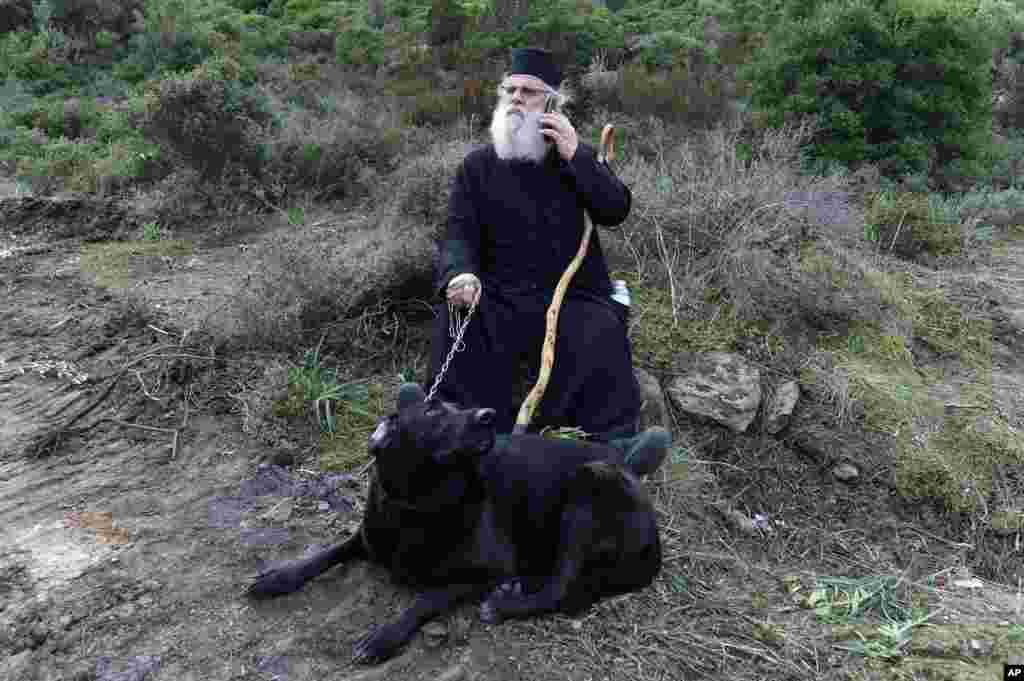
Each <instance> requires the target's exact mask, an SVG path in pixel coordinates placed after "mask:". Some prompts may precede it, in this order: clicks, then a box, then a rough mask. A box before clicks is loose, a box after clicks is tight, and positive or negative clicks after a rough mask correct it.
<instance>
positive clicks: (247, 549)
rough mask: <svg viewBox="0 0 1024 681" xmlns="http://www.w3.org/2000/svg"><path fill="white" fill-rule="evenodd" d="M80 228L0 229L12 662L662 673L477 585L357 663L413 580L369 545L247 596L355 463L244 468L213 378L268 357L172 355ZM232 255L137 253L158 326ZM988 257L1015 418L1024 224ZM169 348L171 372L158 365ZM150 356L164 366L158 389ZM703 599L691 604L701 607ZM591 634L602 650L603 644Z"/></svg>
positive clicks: (999, 353) (313, 529) (3, 498)
mask: <svg viewBox="0 0 1024 681" xmlns="http://www.w3.org/2000/svg"><path fill="white" fill-rule="evenodd" d="M11 227H13V226H12V225H2V226H0V228H3V229H10V228H11ZM254 238H258V237H254ZM79 247H80V240H78V239H75V238H73V237H67V238H64V239H63V240H62V239H60V238H56V237H54V235H53V234H34V235H31V234H30V235H26V234H20V235H18V236H17V238H14V237H10V236H8V237H6V240H2V241H0V294H2V295H0V679H4V680H5V681H6V680H8V679H9V680H10V681H57V680H61V681H91V680H93V679H99V680H101V681H113V680H115V679H117V680H118V681H128V680H132V681H141V680H142V679H147V680H150V681H164V680H173V681H190V680H192V679H195V680H202V681H241V680H253V681H256V680H269V679H279V680H285V679H287V680H288V681H306V680H320V679H348V680H350V681H355V680H359V681H369V680H371V679H398V680H400V681H413V680H424V681H427V680H430V681H433V680H436V679H446V680H447V681H459V680H477V679H479V680H483V679H487V680H489V681H506V680H513V679H523V680H529V681H538V680H546V679H572V680H573V681H577V680H578V681H584V680H586V679H592V678H606V679H616V680H618V679H646V678H654V677H651V676H644V675H643V673H642V671H641V670H640V669H639V665H640V661H637V660H629V661H627V660H625V659H623V661H622V663H621V664H614V665H608V666H606V668H605V669H604V672H603V675H601V676H595V675H594V673H593V671H592V668H591V667H590V666H589V665H587V664H583V663H582V661H581V664H580V669H579V670H576V669H573V668H571V667H566V666H556V665H553V664H552V663H551V662H550V661H549V660H546V659H544V658H543V657H542V656H540V655H538V654H537V651H536V650H535V649H534V646H532V645H531V641H532V640H533V637H535V636H538V635H543V632H544V631H545V630H544V629H543V628H542V627H540V626H537V625H535V624H531V623H529V622H526V623H516V622H512V623H507V624H505V625H502V626H501V627H497V628H491V627H488V626H485V625H482V624H480V623H479V621H478V618H477V615H476V609H475V608H474V607H472V606H466V607H463V608H461V609H460V610H458V612H457V613H455V614H454V615H453V616H451V617H449V618H446V619H445V620H444V621H443V622H441V623H440V624H439V625H438V626H434V627H428V629H427V630H426V631H425V632H424V633H423V634H421V635H419V636H418V637H417V638H416V639H415V640H414V641H413V642H412V643H411V644H410V646H409V647H408V648H407V650H406V651H405V652H404V653H403V654H402V655H400V656H399V657H398V658H397V659H396V660H394V661H392V662H390V663H387V664H385V665H382V666H379V667H375V668H369V669H361V668H353V667H352V666H351V665H350V664H349V659H350V655H351V652H350V651H351V646H352V644H353V643H354V642H355V641H356V640H357V639H358V638H359V636H361V635H362V634H363V633H364V632H365V631H366V630H367V629H368V628H369V627H370V626H372V625H374V624H380V623H383V622H386V621H390V620H391V619H393V618H394V617H395V616H396V615H397V613H399V612H400V610H401V609H403V608H404V607H406V606H407V605H408V604H409V603H410V602H411V599H412V595H411V594H410V593H408V592H406V591H403V590H399V589H396V588H394V587H393V586H391V585H390V583H389V581H388V578H387V575H386V574H385V573H384V572H383V571H382V570H380V569H378V568H375V567H372V566H369V565H367V564H365V563H359V564H355V565H352V566H347V567H343V568H339V569H337V570H334V571H332V572H331V573H330V574H329V575H325V576H324V577H323V578H321V579H319V580H316V581H314V582H313V583H311V584H310V585H308V586H307V587H306V588H305V589H304V590H303V591H302V592H300V593H298V594H295V595H293V596H289V597H287V598H283V599H278V600H276V601H271V602H268V603H264V604H259V605H252V604H250V603H248V602H247V601H245V600H244V599H242V598H240V596H239V590H240V589H241V588H242V587H243V586H244V585H245V583H246V582H245V580H246V577H247V576H249V575H251V574H252V573H254V572H255V571H256V570H257V568H258V567H259V565H260V561H261V560H264V559H269V558H276V557H286V556H292V557H294V556H297V555H299V554H301V552H302V551H303V549H304V548H305V547H306V546H308V545H310V544H313V543H319V542H328V541H333V540H335V539H336V538H340V537H343V536H344V535H345V533H346V532H348V531H351V529H352V528H353V527H354V525H355V523H356V522H357V521H358V517H359V508H360V506H359V505H360V499H361V498H362V495H363V488H362V482H361V481H360V480H358V479H354V478H350V479H345V480H342V482H341V484H340V486H339V487H338V489H337V493H338V496H339V497H340V499H341V500H342V503H341V504H340V506H338V507H332V506H330V505H325V504H324V503H323V499H322V498H316V497H308V496H307V497H302V496H294V495H289V494H285V493H280V492H279V493H277V494H266V493H265V492H266V491H267V490H268V489H269V488H268V487H266V486H264V487H262V488H259V489H257V488H253V487H251V485H253V480H254V479H255V478H256V476H257V475H258V474H259V469H258V464H259V463H260V462H261V461H263V460H265V459H266V458H267V457H269V456H270V455H273V454H274V452H273V451H272V450H270V449H269V448H268V447H267V445H265V444H263V443H261V442H259V441H257V440H254V439H253V438H251V437H249V436H248V435H246V434H245V433H243V432H242V429H241V427H240V417H239V415H238V414H237V411H236V410H235V409H234V405H232V404H231V401H230V400H229V399H220V398H217V395H218V393H217V391H215V390H214V389H213V387H214V384H215V383H217V382H223V381H231V380H242V379H244V377H245V376H247V375H251V373H252V372H259V371H261V370H262V369H261V367H260V366H259V360H258V358H247V357H236V358H231V360H232V361H230V362H229V361H221V362H212V361H210V362H205V363H204V362H202V361H194V362H186V363H185V364H187V365H188V366H189V367H191V368H190V369H189V371H192V372H193V373H192V374H191V375H189V376H187V377H184V376H181V375H178V374H176V373H175V368H174V367H175V365H174V359H173V355H175V354H176V353H181V352H183V350H182V349H180V348H177V349H176V347H175V341H176V340H177V337H176V336H175V335H174V334H173V333H172V334H171V336H170V337H169V336H168V335H167V334H163V333H160V332H158V331H157V330H154V329H153V328H152V327H149V326H147V324H146V322H145V321H141V322H140V321H139V319H140V318H139V316H138V315H137V311H133V310H132V308H131V307H130V306H127V305H126V304H125V303H124V301H123V299H122V298H121V297H120V296H118V295H113V294H111V293H110V292H109V291H107V290H105V289H104V288H102V287H99V286H97V285H96V284H95V283H94V282H93V280H92V278H91V277H89V276H85V275H83V273H82V272H81V269H80V261H79ZM232 248H234V249H235V250H234V251H232V250H230V249H232ZM224 249H228V250H224ZM237 259H238V255H237V245H236V246H231V245H221V246H217V247H216V248H210V249H207V250H204V251H202V252H200V253H199V254H198V257H197V259H196V260H195V261H194V262H193V264H192V265H191V266H185V263H187V260H183V262H182V263H180V264H182V266H181V267H172V268H170V269H169V270H167V271H166V272H161V273H159V275H153V274H152V273H149V274H147V273H146V272H141V274H139V273H137V276H138V281H136V282H135V283H136V284H138V285H139V287H140V289H146V288H148V289H150V290H152V291H156V292H161V295H162V296H163V299H164V300H166V301H167V305H168V306H169V307H173V305H172V303H174V301H177V307H176V308H175V309H168V310H166V311H165V313H162V314H163V316H162V317H158V319H157V320H156V323H155V324H154V326H157V327H160V326H166V327H167V328H166V329H165V330H168V329H170V330H172V331H173V332H174V333H180V332H181V326H180V323H181V322H182V320H184V319H185V318H184V317H182V316H181V314H180V313H181V310H182V309H183V308H185V307H188V305H187V304H186V302H187V301H186V299H187V298H188V296H184V295H182V292H183V291H188V292H191V293H189V295H194V296H195V297H197V298H201V297H202V296H204V295H208V294H209V291H210V290H212V289H216V290H219V291H229V290H233V288H232V287H234V286H238V285H242V284H241V283H240V282H239V281H238V278H239V277H242V276H244V268H243V267H238V268H236V269H220V270H218V271H221V272H225V273H226V274H222V275H221V276H220V277H216V276H214V275H213V270H215V269H217V268H218V263H224V262H226V261H228V260H234V261H237ZM202 263H207V266H206V269H202V268H201V264H202ZM211 263H212V264H211ZM197 270H198V271H197ZM980 276H990V277H997V278H999V281H1000V283H1001V286H1000V287H1001V288H1003V289H1005V290H1006V291H1009V293H1008V296H1007V299H1006V300H1005V301H1003V302H1002V313H1001V315H999V316H998V318H999V319H1000V320H1001V321H999V322H998V323H997V324H996V333H995V336H996V346H997V349H996V351H995V355H996V356H995V358H994V364H995V367H996V371H997V375H996V381H995V383H996V388H995V390H996V392H997V401H998V402H999V404H1000V405H1001V407H1002V408H1004V409H1006V410H1008V411H1009V412H1012V413H1013V414H1014V417H1015V418H1016V420H1017V422H1018V423H1019V422H1020V418H1021V414H1022V413H1024V410H1022V408H1021V395H1024V362H1022V359H1021V358H1022V356H1024V342H1022V339H1024V334H1022V329H1024V244H1020V243H1016V244H1012V245H1011V247H1010V248H1009V249H1008V250H1007V252H1006V253H1005V255H999V256H997V257H996V260H995V261H994V263H993V267H992V268H991V270H989V271H987V272H986V273H983V275H980ZM197 277H198V278H197ZM203 277H205V278H206V279H203ZM215 280H216V281H215ZM197 281H198V282H199V283H196V282H197ZM218 282H219V283H218ZM217 286H220V288H217ZM154 295H155V294H154ZM182 301H186V302H182ZM147 353H152V354H151V355H150V359H149V360H145V361H144V360H143V358H144V357H145V356H146V354H147ZM161 353H162V355H161ZM158 356H164V357H167V358H168V359H163V360H161V359H158ZM130 361H136V362H137V364H135V365H134V367H133V368H137V369H139V370H140V375H138V376H136V375H134V373H133V372H132V371H128V372H126V373H125V375H124V377H123V378H122V380H120V381H119V382H118V383H117V385H116V387H115V389H114V390H113V391H112V392H111V394H110V396H109V397H108V398H107V399H106V400H105V401H104V402H103V403H102V405H101V406H100V407H98V408H97V409H96V410H95V411H94V412H93V413H91V414H89V415H88V416H87V417H84V418H83V419H82V421H81V422H80V423H79V424H78V425H80V426H85V425H92V426H93V427H92V428H91V429H90V430H88V431H86V432H84V433H81V434H79V435H75V436H72V437H70V438H68V439H66V440H65V441H63V442H61V443H60V445H59V446H58V447H57V448H56V449H54V450H53V451H52V452H51V453H50V454H49V455H48V456H45V457H42V458H39V459H26V458H25V457H24V456H23V452H24V449H25V447H26V445H28V444H30V443H31V442H33V438H35V437H36V436H38V435H40V434H41V433H44V432H46V431H47V429H48V428H50V427H52V425H53V424H54V423H57V422H59V420H60V419H61V418H64V417H66V416H67V415H68V414H70V413H74V412H75V410H78V409H82V408H83V407H84V406H86V405H88V404H89V403H90V402H91V401H92V400H94V399H95V398H96V397H97V396H98V395H100V394H101V391H103V390H104V389H105V388H106V387H107V386H108V385H109V384H110V381H111V380H112V378H111V377H114V376H117V375H118V374H119V372H121V370H122V368H124V366H125V364H126V363H127V362H130ZM159 362H163V364H162V365H161V366H163V367H164V369H165V371H162V372H159V371H154V370H153V366H154V363H159ZM203 367H206V368H205V369H204V368H203ZM156 377H159V378H160V379H161V380H162V381H164V383H163V384H162V388H161V390H160V391H157V390H156V388H155V387H154V383H153V381H154V379H155V378H156ZM147 381H148V384H147ZM147 392H150V393H153V392H157V393H158V394H157V395H156V397H159V399H154V397H150V396H148V395H147ZM186 401H188V403H189V404H190V405H191V406H190V411H189V413H188V417H187V420H184V421H183V419H185V412H184V406H183V405H184V403H185V402H186ZM102 418H114V419H117V420H119V421H121V422H122V424H117V423H113V422H109V421H106V422H101V421H100V420H101V419H102ZM183 422H184V424H185V425H184V426H183V427H181V426H182V423H183ZM123 423H136V424H146V425H150V426H156V427H161V428H166V429H176V428H179V427H180V435H179V444H178V447H177V448H176V449H174V448H173V447H172V444H173V438H172V436H171V435H169V434H167V433H163V432H152V431H146V430H141V429H138V428H133V427H128V426H125V425H123ZM247 489H248V490H249V492H248V493H245V491H246V490H247ZM261 490H262V491H263V492H264V493H263V494H259V493H258V492H260V491H261ZM282 538H283V543H282ZM658 588H659V589H662V590H664V589H665V588H666V587H665V585H660V586H659V587H658ZM642 597H643V596H640V598H642ZM624 598H633V596H627V597H624ZM771 598H772V600H773V601H775V600H780V601H785V600H786V598H787V596H786V595H785V594H784V593H781V592H779V593H773V594H772V595H771ZM783 605H786V604H785V603H784V602H783ZM708 607H710V606H708ZM1014 607H1019V604H1018V606H1015V605H1014V603H1013V602H1006V603H1004V604H1003V606H1002V607H1001V609H1000V610H999V612H995V611H990V612H988V613H987V614H986V615H985V616H984V617H985V618H988V619H991V618H992V617H996V618H997V619H998V618H1002V617H1005V616H1007V613H1012V609H1013V608H1014ZM614 609H615V605H614V604H611V605H608V606H607V610H603V611H602V612H612V611H614ZM789 609H790V610H792V608H789ZM980 611H981V610H979V612H980ZM697 612H698V613H699V610H698V611H697ZM1018 614H1019V613H1018ZM983 619H984V618H983ZM700 620H701V617H700V615H699V614H697V615H696V616H695V617H694V621H693V626H695V627H699V623H700ZM549 623H550V626H551V627H553V628H554V629H557V630H558V632H559V634H560V635H562V636H567V637H568V636H572V635H573V634H574V632H581V631H582V634H585V633H586V631H587V629H588V628H589V627H591V626H595V624H594V621H593V619H591V618H589V617H588V618H584V619H583V620H581V621H571V620H568V619H567V618H560V617H556V618H549ZM639 624H641V625H642V626H645V627H647V626H651V627H653V626H656V625H653V624H651V623H639ZM545 626H548V625H545ZM623 626H625V624H623ZM634 626H635V625H630V626H629V627H627V628H626V629H623V632H622V636H623V637H626V636H628V635H630V631H633V629H634ZM580 654H581V655H588V656H590V655H593V656H594V657H595V658H596V657H597V655H598V650H597V649H595V650H594V651H593V652H592V653H585V652H583V651H581V653H580ZM600 654H601V655H603V656H604V659H611V658H610V655H609V653H608V652H607V651H604V650H602V651H600ZM641 657H642V656H641ZM641 661H642V660H641ZM627 662H628V664H627ZM780 673H781V672H780ZM666 678H687V677H685V676H684V675H682V674H680V675H679V676H677V677H666ZM723 678H724V677H723ZM778 678H782V676H779V677H778ZM787 678H795V677H793V676H792V673H790V676H788V677H787ZM808 678H810V677H808Z"/></svg>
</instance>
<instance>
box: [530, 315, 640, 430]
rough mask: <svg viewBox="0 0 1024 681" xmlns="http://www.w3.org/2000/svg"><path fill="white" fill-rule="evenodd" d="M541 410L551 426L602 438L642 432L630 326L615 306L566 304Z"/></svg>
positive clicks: (559, 322)
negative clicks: (581, 430)
mask: <svg viewBox="0 0 1024 681" xmlns="http://www.w3.org/2000/svg"><path fill="white" fill-rule="evenodd" d="M538 357H539V355H538ZM539 411H540V412H541V413H542V417H541V418H543V420H544V423H545V424H550V425H554V426H577V427H579V428H582V429H583V430H585V431H587V432H588V433H595V434H600V435H601V437H599V438H598V439H600V440H607V439H609V438H613V437H629V436H631V435H634V434H636V423H637V419H638V418H639V416H640V385H639V384H638V383H637V380H636V376H635V375H634V374H633V358H632V353H631V351H630V347H629V338H628V336H627V335H626V325H625V323H624V321H623V320H622V319H621V318H620V317H619V316H618V315H617V314H616V313H615V310H614V309H613V308H611V307H609V306H607V305H603V304H601V303H597V302H594V301H590V300H582V299H578V298H566V299H565V300H563V301H562V308H561V310H560V311H559V314H558V339H557V341H556V342H555V367H554V370H553V371H552V373H551V381H550V382H549V383H548V387H547V391H546V392H545V394H544V399H543V400H542V401H541V405H540V409H539Z"/></svg>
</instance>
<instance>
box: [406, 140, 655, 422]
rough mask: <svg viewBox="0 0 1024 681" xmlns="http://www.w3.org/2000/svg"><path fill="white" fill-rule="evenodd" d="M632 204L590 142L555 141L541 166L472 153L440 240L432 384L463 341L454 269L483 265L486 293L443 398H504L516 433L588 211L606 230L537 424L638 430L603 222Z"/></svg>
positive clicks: (578, 278) (611, 222)
mask: <svg viewBox="0 0 1024 681" xmlns="http://www.w3.org/2000/svg"><path fill="white" fill-rule="evenodd" d="M631 204H632V194H631V193H630V191H629V188H628V187H627V186H626V185H625V184H623V183H622V181H621V180H619V179H618V178H617V177H616V176H615V175H614V174H613V173H612V171H611V169H610V167H609V166H608V164H607V163H600V162H598V160H597V152H596V150H595V149H594V148H593V147H592V146H590V145H588V144H585V143H583V142H580V143H579V146H578V147H577V150H576V154H575V156H574V157H573V159H572V161H568V162H567V161H565V160H564V159H562V158H561V157H560V156H558V154H557V152H556V150H555V149H552V150H551V152H550V153H549V154H548V156H547V157H546V158H545V160H544V162H543V163H542V164H540V165H538V164H533V163H529V162H526V161H503V160H501V159H499V158H498V156H497V154H496V153H495V150H494V146H493V145H492V144H488V145H486V146H484V147H480V148H478V149H476V150H474V151H473V152H471V153H470V154H469V155H467V156H466V158H465V159H464V160H463V162H462V163H461V164H460V165H459V168H458V170H457V172H456V175H455V179H454V183H453V186H452V190H451V197H450V201H449V209H448V225H447V232H446V234H445V238H444V240H443V241H442V243H441V248H440V257H439V262H438V268H437V269H438V278H437V283H436V288H435V291H434V293H435V296H436V298H437V300H438V301H440V302H439V305H438V306H437V312H438V315H437V319H436V322H435V324H436V327H435V329H434V337H433V345H432V349H431V366H430V370H429V376H428V379H427V384H426V387H427V389H429V388H430V387H432V386H433V384H434V379H435V378H436V376H437V372H438V371H439V369H440V367H441V363H442V362H443V361H444V358H445V357H446V356H447V353H448V350H449V348H450V347H451V346H450V343H451V342H452V339H451V338H450V337H449V334H448V328H449V327H448V308H447V304H446V303H445V302H444V300H445V296H444V293H445V289H446V288H447V285H448V282H449V281H451V279H452V278H453V277H455V276H457V275H459V274H462V273H466V272H469V273H472V274H475V275H476V276H477V277H478V278H479V279H480V281H481V283H482V284H483V294H482V295H481V297H480V303H479V305H478V306H477V309H476V311H475V312H474V313H473V318H472V321H471V322H470V324H469V326H468V327H467V329H466V334H465V336H464V337H463V341H464V342H465V344H466V348H465V350H464V351H462V352H457V353H456V354H455V356H454V358H453V359H452V361H451V364H450V366H449V369H448V372H447V373H446V374H445V378H444V380H443V382H442V383H441V385H440V387H439V389H438V395H439V396H440V397H441V398H442V399H446V400H449V401H452V402H456V403H459V404H462V405H463V406H465V407H492V408H494V409H496V410H497V411H498V430H499V432H509V431H511V429H512V425H513V423H514V420H515V414H516V413H517V412H518V409H519V404H513V403H512V401H513V399H514V398H515V396H514V395H513V394H512V393H513V387H514V385H515V384H516V383H517V374H518V372H519V371H520V362H521V361H524V360H525V361H527V362H529V363H531V364H529V366H532V367H534V369H533V370H534V372H535V371H536V367H537V366H539V361H540V349H541V345H542V344H543V340H544V325H545V312H546V310H547V306H548V304H550V302H551V297H552V295H553V293H554V289H555V287H556V286H557V284H558V280H559V279H560V278H561V276H562V273H563V272H564V271H565V269H566V267H568V265H569V263H570V261H571V260H572V258H573V257H574V256H575V255H576V251H577V250H578V249H579V245H580V240H581V239H582V237H583V229H584V212H583V211H584V210H586V211H587V212H588V213H589V215H590V217H591V220H592V221H593V223H594V225H595V229H594V230H593V231H592V232H591V236H590V244H589V247H588V249H587V254H586V256H585V257H584V259H583V263H582V265H581V266H580V268H579V270H577V272H576V274H575V275H574V276H573V279H572V282H571V283H570V286H569V289H568V291H567V293H566V296H565V299H564V300H563V303H562V307H561V309H560V312H559V319H558V339H557V341H556V344H555V367H554V370H553V372H552V376H551V379H550V381H549V383H548V386H547V390H546V391H545V394H544V399H543V400H542V401H541V404H540V405H539V407H538V410H537V413H535V416H534V421H533V425H534V426H535V428H534V429H536V428H539V427H540V426H542V425H553V426H578V427H580V428H583V429H584V430H586V431H588V432H592V433H597V434H600V435H602V437H599V439H605V437H603V436H604V435H608V434H610V433H613V432H614V434H615V435H616V436H621V435H629V434H633V433H635V430H636V421H637V418H638V416H639V409H640V396H639V386H638V384H637V381H636V378H635V376H634V374H633V367H632V357H631V352H630V347H629V341H628V338H627V327H626V323H627V320H628V312H629V308H627V307H626V306H625V305H622V304H620V303H618V302H617V301H614V300H612V299H611V293H612V287H611V280H610V278H609V275H608V266H607V264H606V262H605V258H604V254H603V252H602V250H601V239H600V236H599V234H598V230H597V229H596V227H597V226H599V225H600V226H615V225H619V224H621V223H622V222H623V221H624V220H625V219H626V217H627V215H628V214H629V209H630V207H631ZM465 312H466V310H465V309H463V313H464V314H463V317H465Z"/></svg>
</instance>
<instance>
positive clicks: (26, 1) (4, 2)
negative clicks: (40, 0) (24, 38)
mask: <svg viewBox="0 0 1024 681" xmlns="http://www.w3.org/2000/svg"><path fill="white" fill-rule="evenodd" d="M34 16H35V15H34V13H33V12H32V0H0V35H3V34H4V33H12V32H14V31H20V30H28V31H30V30H32V19H33V18H34Z"/></svg>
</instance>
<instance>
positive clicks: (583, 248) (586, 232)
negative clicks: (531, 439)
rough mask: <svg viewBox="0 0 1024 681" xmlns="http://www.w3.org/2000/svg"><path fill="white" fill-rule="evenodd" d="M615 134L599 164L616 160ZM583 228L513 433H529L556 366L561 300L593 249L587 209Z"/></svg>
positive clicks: (605, 137)
mask: <svg viewBox="0 0 1024 681" xmlns="http://www.w3.org/2000/svg"><path fill="white" fill-rule="evenodd" d="M614 132H615V127H614V126H613V125H611V124H610V123H609V124H608V125H605V126H604V130H602V131H601V151H600V153H599V155H598V157H597V160H598V161H601V162H603V161H604V160H605V159H607V160H609V161H610V160H612V159H613V158H614V156H615V148H614V144H615V143H614V139H613V138H612V133H614ZM583 224H584V226H583V239H582V240H581V241H580V248H579V250H578V251H576V257H574V258H573V259H572V262H570V263H569V266H568V267H566V268H565V272H563V273H562V278H561V279H559V280H558V286H556V287H555V295H554V296H553V297H552V298H551V305H549V306H548V313H547V328H546V330H545V333H544V347H543V348H542V349H541V353H540V375H539V376H538V377H537V383H536V385H534V386H533V390H531V391H530V394H529V395H527V396H526V399H525V400H523V406H521V407H520V408H519V416H518V417H516V425H515V427H514V428H513V429H512V432H513V433H525V432H526V429H527V427H528V426H529V425H530V421H532V420H533V412H534V410H535V409H536V408H537V405H538V404H540V400H541V398H542V397H544V391H545V390H546V389H547V387H548V379H549V378H551V369H552V368H553V367H554V366H555V337H556V335H557V333H558V311H559V310H560V309H561V308H562V299H563V298H564V297H565V292H566V290H567V289H568V288H569V282H570V281H571V280H572V277H573V275H574V274H576V270H578V269H579V268H580V265H581V264H583V257H584V256H585V255H586V254H587V247H588V246H589V245H590V233H591V232H592V231H593V229H594V226H593V224H591V222H590V215H588V214H587V211H586V209H584V211H583Z"/></svg>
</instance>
